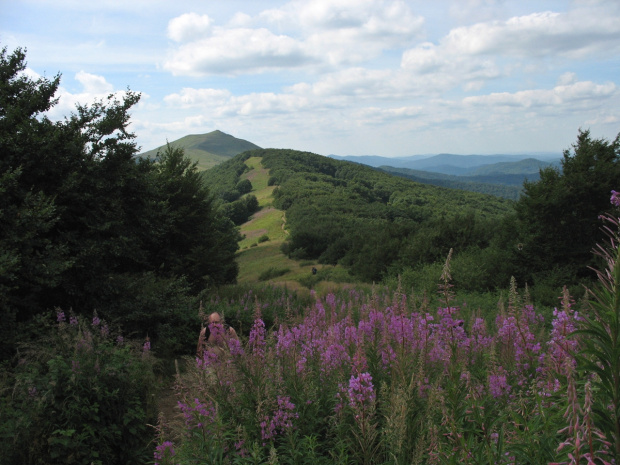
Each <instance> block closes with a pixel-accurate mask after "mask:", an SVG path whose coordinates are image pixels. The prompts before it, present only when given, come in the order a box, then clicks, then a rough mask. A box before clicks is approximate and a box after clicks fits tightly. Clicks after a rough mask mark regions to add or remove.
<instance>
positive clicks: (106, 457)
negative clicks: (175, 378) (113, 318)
mask: <svg viewBox="0 0 620 465" xmlns="http://www.w3.org/2000/svg"><path fill="white" fill-rule="evenodd" d="M57 318H58V324H56V325H53V324H52V323H50V319H51V318H49V317H48V319H47V320H46V319H44V318H38V321H37V323H38V326H39V329H40V330H42V331H41V332H43V334H44V336H42V337H40V338H39V339H38V340H36V341H34V342H27V343H22V344H21V346H20V350H19V354H20V355H19V357H20V359H19V360H18V365H17V367H16V368H15V370H14V372H13V373H7V374H8V375H9V376H7V377H5V381H4V385H3V386H2V387H3V388H4V389H2V397H1V400H0V417H1V418H2V422H0V439H1V441H0V443H1V445H0V463H3V464H4V463H6V464H12V463H29V464H51V463H74V464H83V465H90V464H95V465H98V464H100V465H103V464H130V463H131V464H142V463H147V459H148V458H149V453H150V451H151V446H150V442H151V439H152V433H153V431H152V428H150V427H149V426H148V424H149V423H150V424H154V422H155V421H156V409H155V405H154V402H153V401H154V396H153V394H154V390H155V387H156V386H155V378H154V375H153V364H154V361H153V360H154V359H153V357H152V355H151V354H150V352H149V342H148V341H147V342H146V343H145V344H144V346H142V347H141V346H140V344H135V343H131V342H129V341H124V340H123V338H122V337H121V336H120V335H117V334H115V332H114V331H112V330H111V328H109V327H108V325H107V324H106V323H105V322H104V321H102V320H100V319H99V318H98V317H97V316H96V315H95V316H94V317H93V319H92V322H90V323H86V322H84V321H80V320H78V318H77V317H74V316H71V317H69V318H67V317H66V315H65V314H64V313H63V312H61V311H58V317H57Z"/></svg>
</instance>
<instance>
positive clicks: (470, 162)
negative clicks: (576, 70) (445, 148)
mask: <svg viewBox="0 0 620 465" xmlns="http://www.w3.org/2000/svg"><path fill="white" fill-rule="evenodd" d="M532 155H533V154H524V155H453V154H448V153H442V154H439V155H415V156H411V157H401V158H388V157H379V156H337V155H330V157H331V158H335V159H338V160H345V161H352V162H355V163H361V164H364V165H369V166H373V167H375V168H378V169H381V170H383V171H386V172H388V173H391V174H394V175H396V176H401V177H405V178H407V179H411V180H412V181H417V182H421V183H424V184H433V185H436V186H442V187H449V188H452V189H461V190H468V191H473V192H481V193H485V194H492V195H496V196H499V197H504V198H507V199H513V200H514V199H517V198H518V197H519V195H520V193H521V190H522V186H523V182H524V181H526V180H527V181H537V180H538V179H539V178H540V175H539V172H540V170H541V169H542V168H545V167H547V166H557V167H559V166H560V159H561V155H560V154H551V153H538V154H535V155H536V156H538V157H540V158H533V156H532Z"/></svg>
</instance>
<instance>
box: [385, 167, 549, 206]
mask: <svg viewBox="0 0 620 465" xmlns="http://www.w3.org/2000/svg"><path fill="white" fill-rule="evenodd" d="M379 169H381V170H382V171H385V172H386V173H390V174H393V175H396V176H401V177H403V178H407V179H410V180H412V181H416V182H421V183H423V184H432V185H434V186H440V187H448V188H450V189H460V190H464V191H472V192H479V193H481V194H490V195H495V196H497V197H503V198H505V199H510V200H517V199H518V198H519V194H520V193H521V186H522V185H523V180H524V179H523V177H522V176H520V175H517V176H515V175H503V176H501V178H500V177H499V176H498V177H492V176H453V175H449V174H442V173H433V172H432V171H421V170H410V169H408V168H394V167H392V166H381V167H379ZM498 178H500V179H501V180H504V181H506V182H505V183H500V182H498ZM537 178H538V174H536V176H532V180H536V179H537Z"/></svg>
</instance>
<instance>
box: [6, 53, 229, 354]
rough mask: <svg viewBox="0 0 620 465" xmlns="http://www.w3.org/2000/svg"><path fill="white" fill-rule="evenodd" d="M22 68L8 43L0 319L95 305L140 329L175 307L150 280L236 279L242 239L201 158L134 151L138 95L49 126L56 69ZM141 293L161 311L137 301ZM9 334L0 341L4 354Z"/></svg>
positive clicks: (82, 109)
mask: <svg viewBox="0 0 620 465" xmlns="http://www.w3.org/2000/svg"><path fill="white" fill-rule="evenodd" d="M25 66H26V65H25V54H24V52H23V51H22V50H21V49H17V50H16V51H14V52H13V53H12V54H8V53H7V50H6V48H4V49H3V50H2V52H1V54H0V76H1V77H2V80H1V81H0V82H1V85H0V152H1V153H2V157H1V158H0V193H1V194H2V195H0V225H1V226H0V248H1V250H2V252H1V253H0V295H1V297H0V315H1V316H2V318H3V322H6V324H7V331H6V333H7V336H9V335H10V334H12V333H15V331H14V330H15V328H16V325H17V324H18V323H19V322H24V321H28V320H29V319H31V318H32V317H33V316H34V315H36V314H38V313H40V312H43V311H45V310H46V309H49V308H52V307H54V306H59V307H61V308H74V309H80V310H79V311H82V312H86V313H87V312H91V311H92V309H94V308H96V309H97V310H98V311H99V312H100V314H101V315H102V316H104V317H106V318H110V319H111V318H118V321H119V322H121V323H123V322H129V321H131V322H132V324H133V323H135V325H133V326H132V327H131V328H129V329H130V330H131V331H133V330H138V329H139V326H140V324H143V325H144V326H145V327H146V326H149V323H148V312H149V311H154V312H155V313H161V312H163V311H165V310H164V308H162V307H168V308H174V307H175V306H176V305H178V304H176V303H175V302H174V301H173V300H166V299H165V298H164V297H163V294H166V293H167V291H164V292H161V293H160V292H159V290H158V289H157V287H156V286H153V285H152V283H153V281H158V280H159V282H160V283H162V284H163V283H164V282H165V284H164V286H163V288H164V289H167V290H170V289H175V291H174V292H170V293H168V295H169V296H170V297H171V298H177V297H180V298H181V300H187V298H188V295H189V292H194V293H196V292H198V291H200V290H202V289H203V288H204V287H206V286H211V285H219V284H225V283H231V282H234V281H235V280H236V276H237V273H238V269H237V265H236V263H235V261H234V256H235V253H236V250H237V248H238V245H237V241H238V239H239V235H238V232H237V230H236V229H235V227H234V224H232V223H231V222H230V221H229V220H228V219H227V218H226V217H224V216H223V215H222V214H221V212H220V211H219V210H218V208H217V206H216V205H215V202H214V200H213V198H212V197H211V196H210V193H209V190H208V189H207V188H205V186H204V184H203V181H202V177H201V175H200V174H199V173H198V171H197V168H196V165H195V164H192V163H191V161H190V160H189V159H188V158H187V157H185V156H184V153H183V151H182V150H181V149H174V148H172V147H170V146H168V147H167V148H166V150H164V151H163V152H161V153H160V154H159V155H158V157H157V159H156V160H155V161H153V160H147V159H143V158H136V157H135V155H136V154H137V148H136V146H135V143H134V141H133V139H134V137H135V136H134V135H133V134H132V133H130V132H128V130H127V127H128V125H129V118H130V115H129V111H130V109H131V107H132V106H133V105H135V104H136V103H137V102H138V100H139V98H140V96H139V95H138V94H136V93H134V92H131V91H126V92H125V93H124V94H123V95H122V96H121V97H118V98H117V97H116V96H114V95H110V96H109V97H108V98H107V99H104V100H102V101H98V102H95V103H93V104H92V105H90V106H84V105H78V107H77V109H76V113H74V114H72V115H70V116H69V117H67V118H65V120H63V121H59V122H52V121H51V120H50V119H49V118H48V117H47V116H46V115H45V113H44V112H45V111H46V110H48V109H49V108H50V107H51V106H53V105H54V104H55V100H54V99H53V96H54V94H55V92H56V90H57V89H58V86H59V83H60V77H59V76H56V77H55V78H54V79H52V80H48V79H46V78H39V79H37V80H33V79H31V78H30V77H28V75H27V74H25V73H24V72H23V71H24V70H25ZM146 276H148V278H145V277H146ZM174 281H178V282H176V283H175V282H174ZM142 285H144V286H145V287H140V286H142ZM147 292H150V293H152V295H151V296H149V297H147V296H146V293H147ZM182 293H184V294H185V295H183V296H182V295H181V294H182ZM136 296H139V297H140V298H144V302H146V301H148V302H149V304H153V303H157V304H158V305H160V307H159V308H156V309H153V308H150V309H149V308H146V307H142V306H141V305H142V303H141V302H139V301H137V300H136ZM144 302H143V303H144ZM121 307H122V311H119V309H120V308H121ZM138 314H142V315H144V316H145V317H146V318H147V319H146V320H142V321H138V319H137V315H138ZM156 336H157V335H156V334H151V337H156ZM14 342H15V341H14V340H13V339H12V336H9V337H7V339H3V343H4V344H5V345H4V347H3V352H2V354H1V355H2V357H7V356H10V355H11V349H12V347H13V345H14Z"/></svg>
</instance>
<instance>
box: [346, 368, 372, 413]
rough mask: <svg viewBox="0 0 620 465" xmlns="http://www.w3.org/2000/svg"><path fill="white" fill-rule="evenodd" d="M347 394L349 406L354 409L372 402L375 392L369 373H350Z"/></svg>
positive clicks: (361, 407)
mask: <svg viewBox="0 0 620 465" xmlns="http://www.w3.org/2000/svg"><path fill="white" fill-rule="evenodd" d="M347 396H348V399H349V406H351V407H352V408H353V409H356V410H357V409H360V410H361V409H363V408H364V405H368V404H370V403H372V402H374V401H375V399H376V393H375V388H374V386H373V384H372V376H371V374H370V373H368V372H366V373H360V374H359V376H354V375H351V378H350V379H349V388H348V389H347Z"/></svg>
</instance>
